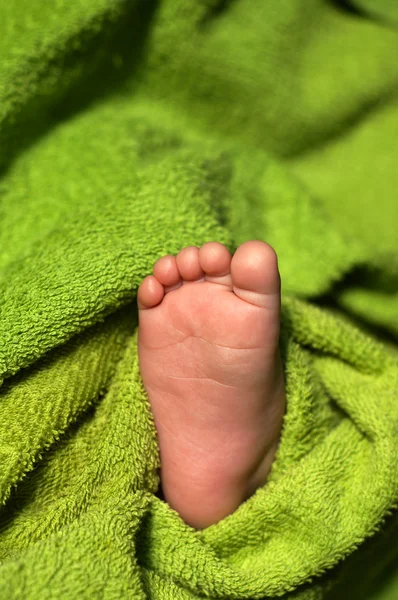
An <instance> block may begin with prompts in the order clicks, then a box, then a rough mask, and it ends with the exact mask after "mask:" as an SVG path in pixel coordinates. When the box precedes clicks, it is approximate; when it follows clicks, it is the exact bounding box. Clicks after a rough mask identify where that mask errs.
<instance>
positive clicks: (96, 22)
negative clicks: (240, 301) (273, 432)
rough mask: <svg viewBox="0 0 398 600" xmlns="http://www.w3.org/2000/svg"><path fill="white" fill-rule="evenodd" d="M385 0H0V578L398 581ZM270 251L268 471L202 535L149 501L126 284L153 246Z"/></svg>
mask: <svg viewBox="0 0 398 600" xmlns="http://www.w3.org/2000/svg"><path fill="white" fill-rule="evenodd" d="M396 17H397V14H396V10H395V9H394V7H393V3H392V2H391V0H389V1H388V0H383V1H382V0H380V1H377V2H376V0H373V2H372V1H371V0H362V1H361V0H356V1H355V2H354V1H353V2H352V3H350V2H348V0H347V2H343V1H337V0H336V1H335V2H333V1H332V0H306V2H302V1H301V0H279V1H278V2H275V3H272V2H264V0H246V1H244V0H229V1H228V0H195V1H193V0H192V1H190V0H159V1H155V0H78V1H75V2H70V1H69V0H56V1H54V2H43V0H12V1H9V2H4V3H2V6H1V8H0V58H1V61H0V165H1V183H0V239H1V244H0V290H1V292H0V315H1V319H0V381H2V385H1V387H0V598H1V599H4V600H16V599H18V600H22V599H29V600H36V599H37V600H46V599H48V600H50V599H51V600H57V599H59V600H61V599H62V600H63V599H71V600H72V599H73V600H75V599H76V600H81V599H87V600H91V599H95V598H102V599H106V600H111V599H112V600H113V599H115V600H124V599H127V598H134V599H145V598H153V599H159V600H166V599H169V600H172V599H176V600H178V599H180V600H183V599H184V600H188V599H199V598H212V599H216V598H218V599H219V598H224V599H227V598H228V599H230V598H236V599H247V600H249V599H254V598H270V597H281V596H283V597H286V598H289V599H290V598H291V599H293V598H294V599H295V600H297V599H300V600H318V599H321V598H325V600H335V599H336V600H337V599H341V598H347V599H352V598H361V600H362V599H365V598H368V599H369V600H370V599H372V600H375V599H376V598H377V599H379V598H380V599H381V598H382V599H383V600H387V599H391V600H392V599H393V598H396V595H397V593H398V587H397V586H398V581H397V580H396V577H395V575H396V564H397V562H396V561H397V558H398V556H397V555H398V548H397V545H396V543H395V541H396V536H397V534H398V518H397V513H396V512H395V509H396V507H397V504H398V435H397V434H398V403H397V391H398V365H397V346H396V339H397V337H396V336H397V334H398V296H397V289H398V241H397V234H396V225H397V222H398V203H397V201H396V190H397V189H398V176H397V175H398V172H397V170H396V168H395V163H396V136H395V135H394V128H395V130H396V126H397V108H396V104H395V100H396V97H397V88H398V85H397V84H398V64H397V61H396V56H397V50H398V36H397V32H396V29H395V28H396V24H397V20H396ZM248 239H263V240H265V241H267V242H269V243H270V244H272V245H273V246H274V247H275V249H276V251H277V253H278V256H279V263H280V270H281V276H282V291H283V301H282V304H283V306H282V335H281V342H280V344H281V351H282V355H283V360H284V365H285V377H286V387H287V411H286V415H285V418H284V424H283V431H282V437H281V442H280V446H279V450H278V454H277V457H276V460H275V462H274V465H273V468H272V471H271V474H270V476H269V478H268V481H267V483H266V484H265V485H264V486H263V487H262V488H261V489H259V490H258V491H257V492H256V494H254V496H252V497H251V498H250V499H249V500H247V501H246V502H245V503H244V504H242V505H241V506H240V507H239V508H238V509H237V510H236V511H235V513H234V514H232V515H230V516H229V517H227V518H225V519H224V520H222V521H221V522H219V523H217V524H215V525H212V526H211V527H208V528H207V529H205V530H203V531H197V530H194V529H193V528H191V527H189V526H187V525H186V524H185V523H184V522H183V521H182V520H181V518H180V517H179V515H178V514H177V513H176V512H175V511H173V510H172V509H171V508H170V507H169V506H168V505H167V504H166V503H165V502H164V501H163V500H162V499H161V497H160V496H159V494H158V487H159V455H158V445H157V438H156V431H155V428H154V425H153V421H152V416H151V411H150V407H149V403H148V399H147V396H146V393H145V389H144V388H143V385H142V381H141V378H140V372H139V363H138V356H137V305H136V293H137V289H138V286H139V284H140V282H141V280H142V278H143V277H145V276H146V275H147V274H149V273H150V272H151V270H152V265H153V263H154V261H155V260H157V259H158V258H159V257H160V256H162V255H163V254H168V253H177V252H178V251H179V250H180V249H181V248H182V247H184V246H186V245H192V244H195V245H200V244H202V243H204V242H206V241H210V240H217V241H220V242H222V243H225V244H226V245H227V246H228V247H229V248H230V250H231V251H233V250H234V249H235V248H236V247H237V245H239V244H240V243H242V242H243V241H245V240H248Z"/></svg>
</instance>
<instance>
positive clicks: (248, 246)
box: [231, 240, 281, 308]
mask: <svg viewBox="0 0 398 600" xmlns="http://www.w3.org/2000/svg"><path fill="white" fill-rule="evenodd" d="M231 273H232V282H233V291H234V292H235V294H236V295H237V296H239V297H240V298H242V300H246V301H247V302H250V303H251V304H254V305H256V306H261V307H267V308H278V307H279V304H280V287H281V284H280V276H279V270H278V257H277V255H276V252H275V250H274V249H273V248H272V247H271V246H270V245H269V244H266V243H265V242H262V241H260V240H251V241H249V242H244V243H243V244H241V245H240V246H239V248H238V249H237V250H236V252H235V254H234V256H233V258H232V262H231Z"/></svg>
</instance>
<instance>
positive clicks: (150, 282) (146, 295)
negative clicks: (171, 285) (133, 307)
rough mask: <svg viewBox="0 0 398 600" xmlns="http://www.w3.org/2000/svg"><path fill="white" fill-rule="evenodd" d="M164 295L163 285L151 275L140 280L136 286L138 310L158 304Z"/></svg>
mask: <svg viewBox="0 0 398 600" xmlns="http://www.w3.org/2000/svg"><path fill="white" fill-rule="evenodd" d="M163 297H164V287H163V285H162V284H161V283H160V281H158V280H157V279H156V277H154V276H153V275H148V276H147V277H145V279H143V280H142V282H141V285H140V287H139V288H138V294H137V304H138V308H139V309H140V310H145V309H147V308H153V307H154V306H157V305H158V304H160V302H161V301H162V300H163Z"/></svg>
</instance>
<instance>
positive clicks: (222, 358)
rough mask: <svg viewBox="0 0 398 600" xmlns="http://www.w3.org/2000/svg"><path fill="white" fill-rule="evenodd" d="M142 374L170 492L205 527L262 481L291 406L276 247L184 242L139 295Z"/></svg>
mask: <svg viewBox="0 0 398 600" xmlns="http://www.w3.org/2000/svg"><path fill="white" fill-rule="evenodd" d="M137 301H138V308H139V329H138V351H139V361H140V371H141V375H142V380H143V383H144V386H145V389H146V391H147V393H148V397H149V401H150V403H151V407H152V411H153V415H154V421H155V426H156V429H157V432H158V439H159V448H160V457H161V481H162V487H163V493H164V496H165V499H166V500H167V502H168V503H169V505H170V506H171V507H172V508H174V509H175V510H176V511H177V512H178V513H179V514H180V515H181V517H182V518H183V519H184V520H185V521H186V523H188V524H190V525H192V526H193V527H196V528H204V527H207V526H209V525H211V524H213V523H216V522H217V521H219V520H220V519H222V518H224V517H226V516H227V515H228V514H230V513H232V512H233V511H234V510H236V508H237V507H238V506H239V505H240V504H241V503H242V502H243V501H244V500H246V499H247V498H248V497H249V496H250V495H251V494H253V493H254V491H255V490H256V489H257V488H258V487H259V486H261V485H262V484H264V482H265V481H266V478H267V475H268V473H269V471H270V468H271V464H272V461H273V458H274V455H275V452H276V448H277V445H278V441H279V434H280V430H281V424H282V418H283V414H284V411H285V394H284V377H283V369H282V363H281V359H280V354H279V348H278V339H279V316H280V278H279V272H278V265H277V257H276V254H275V252H274V250H273V249H272V248H271V247H270V246H269V245H268V244H265V243H264V242H261V241H258V240H253V241H249V242H245V243H244V244H242V245H241V246H239V248H238V249H237V250H236V252H235V254H234V255H233V257H231V255H230V253H229V251H228V249H227V248H226V247H225V246H224V245H223V244H220V243H218V242H208V243H206V244H204V245H203V246H201V248H200V249H199V248H197V247H195V246H189V247H187V248H184V249H183V250H181V252H179V253H178V255H177V256H176V257H175V256H172V255H167V256H163V257H162V258H160V259H159V260H158V261H157V262H156V263H155V265H154V269H153V275H149V276H148V277H145V279H144V280H143V281H142V283H141V285H140V288H139V290H138V298H137Z"/></svg>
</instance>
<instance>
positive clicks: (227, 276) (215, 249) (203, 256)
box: [199, 242, 232, 289]
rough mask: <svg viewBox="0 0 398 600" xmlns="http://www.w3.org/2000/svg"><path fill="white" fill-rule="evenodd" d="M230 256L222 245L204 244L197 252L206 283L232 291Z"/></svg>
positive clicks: (217, 243)
mask: <svg viewBox="0 0 398 600" xmlns="http://www.w3.org/2000/svg"><path fill="white" fill-rule="evenodd" d="M231 258H232V257H231V254H230V252H229V250H228V248H227V247H226V246H224V244H220V243H219V242H206V244H203V246H201V248H200V250H199V261H200V266H201V268H202V270H203V271H204V273H205V274H206V275H205V278H206V281H210V282H213V283H219V284H221V285H226V286H228V287H231V289H232V277H231Z"/></svg>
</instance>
